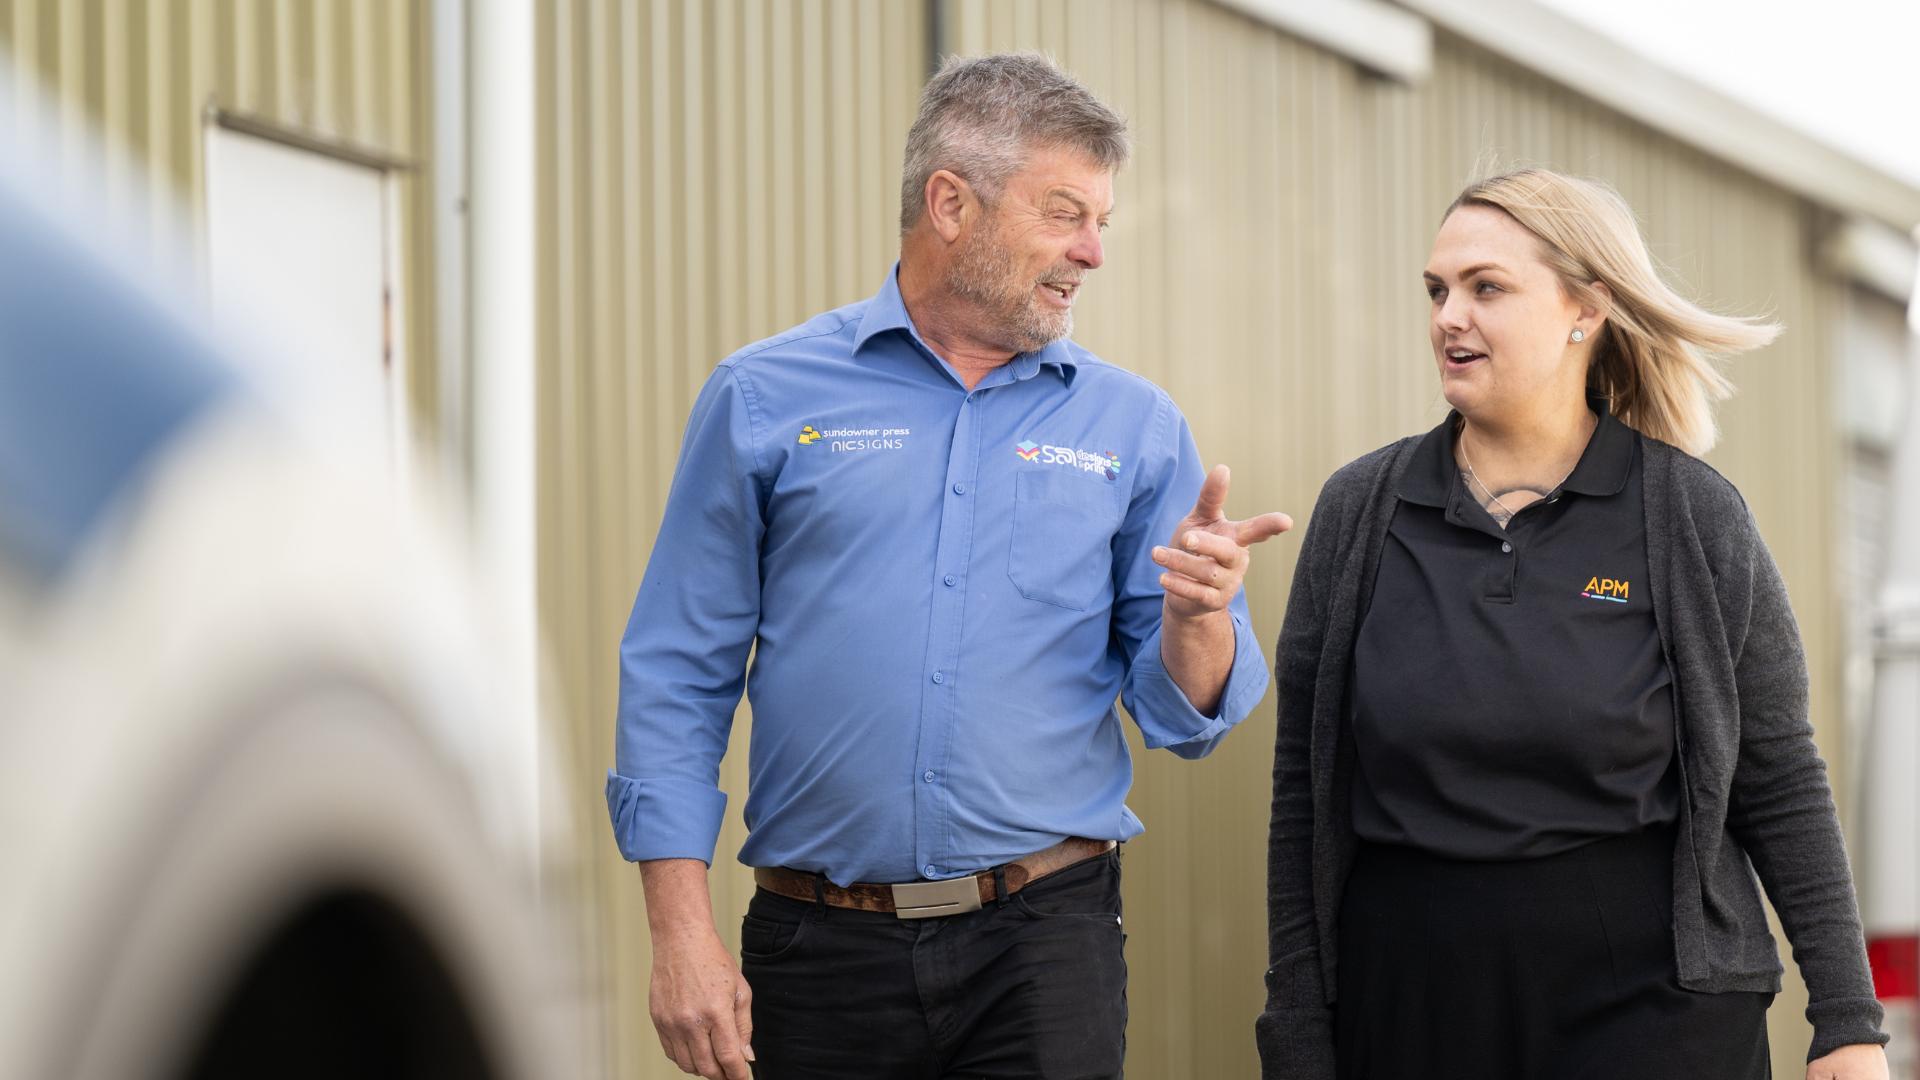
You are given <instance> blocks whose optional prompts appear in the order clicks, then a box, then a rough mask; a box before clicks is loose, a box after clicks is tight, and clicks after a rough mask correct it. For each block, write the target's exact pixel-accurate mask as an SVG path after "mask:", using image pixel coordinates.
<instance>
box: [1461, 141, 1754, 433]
mask: <svg viewBox="0 0 1920 1080" xmlns="http://www.w3.org/2000/svg"><path fill="white" fill-rule="evenodd" d="M1462 206H1487V207H1492V208H1493V209H1496V210H1500V211H1503V212H1505V213H1506V214H1507V215H1508V216H1509V217H1511V218H1513V220H1515V221H1517V222H1519V223H1520V226H1521V227H1522V228H1524V229H1526V230H1527V231H1528V232H1530V233H1532V234H1533V235H1534V236H1536V237H1538V238H1539V239H1540V246H1541V252H1540V255H1541V258H1542V260H1543V261H1545V262H1546V264H1547V266H1548V267H1550V268H1551V269H1552V270H1553V272H1554V273H1555V274H1556V275H1558V276H1559V278H1560V284H1561V287H1562V288H1564V289H1565V290H1566V291H1567V295H1568V296H1570V297H1572V298H1573V299H1574V300H1575V301H1576V302H1577V303H1580V304H1582V305H1587V306H1592V307H1596V308H1599V309H1600V310H1602V311H1605V312H1606V313H1607V322H1606V326H1605V329H1604V330H1603V331H1602V333H1601V336H1600V340H1598V341H1596V342H1595V343H1594V346H1593V358H1592V361H1591V364H1590V366H1589V367H1588V368H1587V388H1588V390H1589V392H1592V393H1597V394H1601V395H1604V396H1605V397H1606V398H1607V400H1608V402H1609V406H1608V407H1609V409H1610V410H1611V411H1612V413H1613V415H1615V416H1617V417H1619V418H1620V419H1621V421H1623V422H1624V423H1626V424H1628V425H1629V426H1631V427H1633V428H1635V429H1637V430H1639V431H1640V432H1642V433H1643V434H1646V435H1651V436H1652V437H1654V438H1656V439H1661V440H1663V441H1666V442H1669V443H1672V444H1673V445H1675V446H1677V447H1679V448H1680V449H1682V450H1685V451H1686V452H1688V453H1690V454H1696V455H1698V454H1704V453H1706V452H1707V451H1708V450H1709V449H1712V447H1713V444H1714V442H1715V441H1716V440H1717V439H1718V438H1719V431H1718V429H1717V427H1716V426H1715V424H1714V419H1713V403H1714V402H1716V401H1720V400H1722V399H1724V398H1725V397H1727V396H1728V395H1729V394H1731V393H1733V384H1732V383H1731V382H1728V381H1727V377H1726V376H1725V375H1722V374H1721V373H1720V371H1719V369H1718V368H1717V367H1715V365H1714V360H1715V358H1717V357H1721V356H1728V355H1732V354H1734V353H1741V352H1746V351H1747V350H1749V349H1757V348H1760V347H1761V346H1763V345H1765V344H1767V343H1768V342H1770V341H1772V340H1773V339H1774V338H1775V337H1778V336H1779V334H1780V329H1781V328H1780V324H1778V323H1775V322H1771V321H1768V320H1765V319H1757V318H1738V317H1734V316H1728V315H1715V314H1714V313H1712V312H1710V311H1707V310H1706V309H1704V308H1702V307H1700V306H1699V305H1698V304H1695V303H1693V302H1692V301H1690V300H1688V299H1686V298H1685V297H1683V296H1681V295H1680V294H1679V293H1677V292H1675V291H1674V290H1673V288H1672V287H1671V286H1669V285H1668V284H1667V283H1666V282H1665V281H1664V280H1662V279H1661V277H1660V273H1659V271H1658V270H1656V269H1655V268H1654V265H1653V259H1652V257H1651V256H1650V255H1649V254H1648V253H1647V244H1646V240H1645V239H1644V238H1642V237H1641V235H1640V227H1639V225H1638V224H1637V223H1636V222H1635V221H1634V217H1633V211H1632V210H1631V209H1629V208H1628V207H1627V204H1626V201H1625V200H1623V199H1622V198H1620V196H1619V195H1618V194H1617V193H1616V192H1615V191H1614V190H1613V189H1612V188H1610V187H1607V186H1606V185H1605V184H1602V183H1599V182H1598V181H1594V180H1584V179H1581V178H1579V177H1573V176H1567V175H1565V174H1562V173H1557V172H1553V171H1552V170H1549V169H1521V170H1518V171H1516V172H1509V173H1504V174H1502V175H1500V176H1494V177H1490V178H1488V179H1486V180H1481V181H1478V182H1476V183H1473V184H1470V185H1468V186H1467V189H1466V190H1465V191H1462V192H1461V193H1460V197H1459V198H1457V199H1455V200H1453V205H1452V206H1449V207H1447V214H1448V215H1451V214H1452V213H1453V212H1454V211H1455V210H1458V209H1459V208H1460V207H1462ZM1595 282H1599V283H1601V284H1604V285H1605V286H1606V287H1607V288H1608V290H1610V291H1611V292H1612V294H1613V295H1612V298H1611V299H1610V300H1609V299H1607V298H1606V297H1604V296H1602V295H1601V294H1600V293H1599V292H1598V291H1597V290H1596V289H1594V288H1593V283H1595Z"/></svg>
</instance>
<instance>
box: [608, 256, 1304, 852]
mask: <svg viewBox="0 0 1920 1080" xmlns="http://www.w3.org/2000/svg"><path fill="white" fill-rule="evenodd" d="M1203 477H1204V470H1203V468H1202V465H1201V461H1200V457H1199V454H1198V451H1197V450H1196V449H1195V446H1194V442H1193V437H1192V435H1191V433H1190V432H1189V431H1188V429H1187V424H1186V420H1185V419H1184V418H1183V417H1182V416H1181V415H1180V411H1179V410H1178V409H1177V408H1176V407H1175V406H1174V404H1173V402H1172V400H1171V399H1169V398H1168V397H1167V395H1166V394H1165V393H1164V392H1162V391H1161V390H1160V389H1159V388H1158V387H1156V386H1154V385H1153V384H1152V383H1150V382H1148V381H1147V380H1145V379H1143V378H1141V377H1139V376H1138V375H1134V374H1132V373H1130V372H1127V371H1124V370H1121V369H1119V368H1116V367H1113V366H1111V365H1108V364H1106V363H1103V362H1102V361H1100V360H1099V359H1098V358H1096V357H1094V356H1093V355H1092V354H1091V353H1088V352H1087V351H1086V350H1084V349H1081V348H1079V347H1078V346H1076V345H1074V344H1073V343H1072V342H1070V341H1058V342H1055V343H1053V344H1051V345H1049V346H1047V347H1046V348H1044V349H1041V350H1039V351H1038V352H1034V353H1023V354H1021V355H1019V356H1016V357H1015V358H1014V359H1013V360H1012V361H1011V362H1009V363H1008V364H1007V365H1006V366H1004V367H1002V368H999V369H998V370H995V371H994V372H992V373H990V374H989V375H988V376H987V377H986V378H984V379H982V380H981V382H980V384H979V385H978V386H976V387H975V388H974V389H972V390H971V391H969V390H968V389H967V388H966V387H965V386H964V385H963V384H962V383H961V382H960V381H959V379H958V378H956V377H955V375H954V373H953V371H952V370H951V369H950V368H949V367H948V366H947V365H946V364H945V363H943V362H942V361H941V360H940V359H939V358H938V357H937V356H936V355H935V354H934V353H933V352H932V351H931V350H929V349H928V348H927V346H926V343H925V342H924V341H922V340H921V338H920V336H919V334H918V333H917V332H916V331H915V329H914V327H913V324H912V322H911V321H910V320H909V318H908V316H907V311H906V307H905V305H904V304H903V303H902V302H901V298H900V290H899V286H898V284H897V282H896V280H895V275H894V274H889V275H888V277H887V282H886V285H885V287H884V288H882V289H881V290H880V293H879V295H877V296H875V297H873V298H872V299H870V300H867V301H864V302H861V303H857V304H851V305H849V306H847V307H844V308H841V309H839V310H837V311H833V312H829V313H827V314H825V315H821V316H819V317H817V318H815V319H813V320H811V321H810V322H807V323H805V324H804V325H801V326H798V327H795V328H794V329H792V330H789V331H787V332H786V333H784V334H781V335H779V336H777V337H774V338H772V339H770V340H767V341H763V342H760V343H758V344H756V345H752V346H750V347H748V348H746V349H742V350H741V351H740V352H738V353H735V354H734V355H732V356H730V357H728V358H727V359H726V360H725V361H723V362H722V363H721V364H720V366H719V368H718V369H717V370H716V371H715V372H714V373H713V376H712V378H710V379H709V380H708V381H707V384H706V387H705V388H704V389H703V390H702V391H701V393H700V397H699V399H698V401H697V402H695V404H694V407H693V413H692V416H691V418H690V419H689V421H688V423H687V432H686V438H685V441H684V443H683V444H682V446H681V451H680V463H679V466H678V468H677V470H676V472H675V474H674V479H673V488H672V491H671V494H670V495H669V496H668V500H667V509H666V516H665V518H664V520H663V521H662V523H661V527H660V536H659V540H658V541H657V542H656V544H655V546H654V550H653V555H652V558H651V561H650V562H649V563H648V565H647V572H646V576H645V578H644V579H643V580H642V582H641V585H640V591H639V596H638V598H637V599H636V600H635V601H634V606H633V615H632V618H631V619H630V620H629V622H628V624H627V630H626V634H625V636H624V637H623V638H622V640H621V645H620V713H619V731H618V735H617V740H616V743H617V756H616V762H615V765H616V767H615V768H614V769H613V770H612V771H611V772H610V773H609V774H608V777H607V803H608V808H609V811H610V813H611V815H612V818H613V829H614V833H615V836H616V837H617V838H618V840H619V843H620V849H621V851H622V853H623V854H625V855H626V857H627V858H629V859H667V858H693V859H701V860H705V861H707V862H711V861H712V859H713V851H714V846H715V844H716V842H717V840H718V837H719V833H720V823H721V818H722V815H723V813H724V811H725V807H726V796H725V795H724V794H723V793H722V792H721V791H720V790H719V786H718V779H719V771H720V758H721V755H722V753H723V752H724V751H725V750H726V746H727V734H728V729H729V727H730V725H731V722H732V718H733V712H734V708H735V706H736V704H737V703H738V701H739V699H740V692H741V687H742V683H743V682H744V683H745V686H746V691H747V697H748V700H749V701H750V703H751V704H752V709H753V730H752V740H751V749H750V751H749V756H748V781H747V802H746V821H747V829H748V837H747V842H746V845H745V846H744V847H742V848H741V850H740V860H741V861H742V862H744V863H747V864H748V865H751V866H788V867H794V868H796V869H801V870H810V871H815V872H819V873H823V874H825V875H826V876H828V877H829V878H831V879H832V880H833V881H835V882H839V883H841V884H846V883H849V882H853V881H879V882H894V881H912V880H916V879H921V878H947V877H955V876H959V875H961V874H965V873H969V872H972V871H975V870H979V869H981V868H984V867H988V866H993V865H996V864H999V863H1002V862H1006V861H1007V860H1009V859H1014V858H1018V857H1019V856H1021V855H1025V854H1028V853H1030V852H1033V851H1037V850H1039V849H1041V848H1044V847H1047V846H1049V845H1051V844H1053V843H1055V842H1057V841H1059V840H1060V839H1062V838H1064V837H1067V836H1085V837H1092V838H1095V839H1110V840H1126V839H1128V838H1131V837H1133V836H1135V835H1138V834H1139V833H1140V831H1141V825H1140V820H1139V819H1138V818H1136V817H1135V816H1134V815H1133V812H1132V811H1130V810H1128V809H1127V806H1126V801H1125V800H1126V795H1127V790H1128V788H1129V787H1130V786H1131V784H1132V780H1133V766H1132V761H1131V759H1130V757H1129V755H1128V752H1127V745H1126V741H1125V739H1124V736H1123V734H1122V731H1121V726H1120V718H1119V714H1118V713H1117V712H1116V710H1115V708H1114V700H1115V698H1116V697H1118V698H1120V699H1121V700H1122V701H1124V702H1125V704H1126V706H1127V711H1128V712H1129V713H1130V714H1131V715H1132V716H1133V719H1134V722H1135V723H1136V724H1138V725H1139V727H1140V731H1141V734H1142V736H1143V738H1144V741H1145V743H1146V745H1148V746H1149V747H1166V748H1169V749H1171V750H1173V751H1174V752H1175V753H1177V754H1180V755H1181V756H1183V757H1190V758H1197V757H1201V756H1203V755H1205V754H1206V753H1207V752H1208V751H1210V750H1212V749H1213V747H1214V746H1215V745H1216V744H1217V743H1218V742H1219V741H1220V739H1221V738H1222V737H1223V736H1224V735H1225V734H1226V733H1227V731H1228V729H1229V728H1231V727H1232V726H1233V725H1234V724H1235V723H1237V722H1239V721H1240V720H1241V719H1242V718H1243V717H1244V716H1245V715H1246V714H1247V712H1248V711H1250V710H1251V709H1252V708H1253V706H1254V704H1255V703H1257V702H1258V701H1259V699H1260V697H1261V695H1262V694H1264V693H1265V691H1266V685H1267V672H1266V661H1265V660H1264V658H1263V657H1262V656H1261V653H1260V648H1259V645H1258V644H1257V643H1256V642H1255V640H1254V636H1253V633H1252V630H1251V626H1250V624H1249V622H1248V618H1247V609H1246V601H1245V598H1244V597H1238V598H1236V599H1235V600H1234V601H1233V606H1232V610H1231V614H1232V617H1233V630H1234V661H1233V670H1232V673H1231V675H1230V676H1229V678H1228V681H1227V686H1226V690H1225V692H1224V694H1223V695H1222V698H1221V704H1220V708H1219V711H1218V713H1217V714H1216V715H1213V716H1203V715H1201V714H1200V713H1199V712H1197V711H1195V710H1194V708H1193V706H1192V705H1191V704H1190V703H1189V702H1188V701H1187V698H1186V696H1185V695H1184V694H1183V693H1182V692H1181V690H1180V689H1179V687H1178V686H1176V685H1175V684H1174V682H1173V680H1172V679H1171V678H1170V677H1169V676H1168V674H1167V671H1166V669H1165V667H1163V666H1162V664H1161V659H1160V614H1161V601H1162V590H1161V588H1160V585H1159V574H1160V568H1159V567H1158V566H1157V565H1156V564H1155V563H1154V562H1153V560H1152V558H1151V555H1150V552H1151V549H1152V547H1153V545H1155V544H1164V543H1168V542H1169V541H1170V540H1171V539H1172V533H1173V530H1174V528H1175V526H1176V525H1177V524H1178V523H1179V521H1180V520H1181V519H1182V518H1183V517H1185V516H1186V514H1187V512H1188V511H1189V510H1190V509H1191V508H1192V506H1193V501H1194V498H1195V496H1196V495H1197V494H1198V492H1199V489H1200V483H1201V480H1202V479H1203ZM750 650H753V666H752V670H751V672H747V671H746V666H747V658H748V653H749V651H750Z"/></svg>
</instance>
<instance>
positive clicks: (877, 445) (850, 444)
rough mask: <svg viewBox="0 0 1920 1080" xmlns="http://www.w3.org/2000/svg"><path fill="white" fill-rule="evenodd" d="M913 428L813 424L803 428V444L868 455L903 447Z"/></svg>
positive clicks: (801, 441) (801, 439) (832, 451)
mask: <svg viewBox="0 0 1920 1080" xmlns="http://www.w3.org/2000/svg"><path fill="white" fill-rule="evenodd" d="M912 434H913V429H911V428H907V427H897V426H892V425H878V424H876V425H874V426H873V427H828V428H817V427H814V426H813V425H812V424H808V425H807V426H806V427H803V428H801V429H800V439H799V442H800V445H801V446H812V445H813V444H814V443H817V442H824V443H826V444H827V452H828V453H830V454H866V453H872V452H874V451H882V450H904V449H906V448H907V436H909V435H912Z"/></svg>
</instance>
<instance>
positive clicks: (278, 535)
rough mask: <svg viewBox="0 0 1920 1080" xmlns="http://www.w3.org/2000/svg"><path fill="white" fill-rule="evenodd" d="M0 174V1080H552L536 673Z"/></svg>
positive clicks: (237, 383)
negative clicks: (525, 688)
mask: <svg viewBox="0 0 1920 1080" xmlns="http://www.w3.org/2000/svg"><path fill="white" fill-rule="evenodd" d="M4 134H5V133H4V131H0V135H4ZM8 158H9V155H8V152H7V151H5V150H4V149H0V852H4V858H3V859H0V956H3V957H5V958H6V961H5V963H4V964H0V1077H8V1078H14V1077H18V1078H23V1080H24V1078H33V1080H67V1078H73V1080H94V1078H99V1080H138V1078H147V1077H152V1078H167V1080H189V1078H213V1077H250V1078H251V1077H280V1078H295V1080H298V1078H303V1077H315V1078H318V1077H357V1078H394V1080H401V1078H414V1077H420V1078H425V1077H492V1078H501V1080H515V1078H533V1077H539V1078H542V1080H546V1078H549V1077H566V1076H569V1075H573V1070H572V1069H570V1068H568V1067H567V1065H566V1062H567V1060H568V1057H567V1053H566V1052H567V1049H568V1047H567V1040H566V1038H565V1037H564V1036H565V1035H567V1034H573V1033H577V1032H575V1031H574V1030H573V1029H571V1028H570V1025H569V1024H568V1022H567V1021H566V1020H565V1018H564V1017H562V1016H561V1015H559V1013H558V1012H557V1011H556V1010H554V1009H552V1008H550V1007H549V1006H547V1005H546V1004H545V1002H548V1001H550V1000H552V999H553V997H554V993H555V990H556V988H557V987H561V986H565V985H570V981H569V979H568V973H567V972H566V971H565V970H563V963H562V960H561V959H557V958H564V957H565V956H566V955H567V952H566V950H564V949H559V948H555V947H554V940H553V935H552V932H551V930H550V928H548V927H546V926H544V925H543V923H542V921H541V919H540V917H539V915H538V911H537V908H536V900H537V879H538V874H539V865H540V863H539V858H540V854H541V848H542V845H543V844H545V845H553V844H555V843H556V842H557V841H556V838H554V837H542V836H541V835H540V834H539V831H538V828H537V825H536V819H538V818H539V817H540V816H541V815H539V814H538V813H535V812H534V808H535V802H536V797H537V796H536V793H535V791H534V788H535V786H536V785H535V784H534V782H533V779H532V778H533V775H534V774H533V770H532V768H531V766H530V764H529V761H528V753H527V750H528V745H527V744H528V735H527V731H528V725H529V724H530V719H529V718H526V717H516V716H509V715H506V709H507V707H508V706H507V705H506V704H505V703H508V702H514V701H519V700H521V695H520V687H519V686H517V685H509V684H513V683H515V682H516V681H517V680H521V679H525V678H529V677H530V676H531V673H529V672H522V671H516V670H514V669H513V666H512V665H511V664H507V663H503V662H500V660H499V657H500V656H501V655H502V653H501V651H500V650H499V649H497V648H496V647H495V643H494V641H493V640H492V636H491V632H490V630H489V627H490V626H492V625H494V620H493V619H492V616H491V614H490V612H489V610H488V606H487V604H486V603H485V602H484V601H483V600H482V599H481V598H482V597H483V596H484V592H483V590H481V589H479V588H478V587H477V586H476V584H475V575H474V574H473V573H472V571H471V570H470V569H469V568H468V560H467V559H466V558H465V555H464V550H463V548H462V546H461V545H459V544H457V543H454V542H450V541H449V540H448V538H447V534H446V533H445V532H444V531H443V530H441V529H439V528H437V527H436V526H435V525H434V523H433V520H432V518H431V515H430V514H429V513H428V512H426V511H424V510H419V509H414V508H412V507H413V504H414V501H415V500H416V499H418V498H420V497H421V496H419V495H416V496H415V497H413V498H410V499H408V500H405V501H403V500H402V499H401V498H399V497H398V496H397V495H396V494H395V492H394V489H393V487H392V486H391V485H390V484H389V483H388V482H387V481H386V475H387V471H388V469H389V468H390V460H389V456H388V452H387V448H386V447H375V448H367V449H366V451H365V452H361V451H359V450H355V449H354V448H349V447H331V446H324V445H318V444H317V443H316V441H315V440H314V439H313V438H312V436H311V431H312V430H315V429H314V428H313V427H312V426H308V427H307V428H305V429H304V430H306V431H307V432H308V433H307V434H301V433H299V432H300V430H302V428H301V425H300V424H294V423H291V422H290V420H291V418H290V417H289V416H288V415H287V414H286V412H285V407H284V405H280V406H269V405H268V404H265V403H264V401H263V399H262V398H261V397H260V396H258V395H257V394H256V393H255V391H254V389H253V388H252V387H251V386H250V384H249V383H248V381H247V379H246V378H245V377H244V376H242V375H241V374H238V373H237V372H236V371H235V370H234V369H233V368H232V367H230V366H229V365H227V364H225V363H223V362H222V361H221V360H220V359H219V357H218V356H216V355H215V353H214V351H213V350H212V349H211V348H209V347H208V346H207V345H205V344H203V342H202V339H201V338H200V337H198V336H197V333H196V332H195V331H192V330H190V329H188V328H187V321H186V320H185V319H184V318H182V317H179V316H177V315H176V314H175V311H174V310H173V309H172V308H171V307H169V305H167V304H166V303H164V302H162V301H158V300H156V299H155V298H154V297H153V295H151V294H149V293H148V292H147V291H146V290H145V289H144V288H142V287H140V286H138V285H136V284H134V283H132V282H130V281H129V280H128V279H127V278H125V277H124V276H121V275H116V274H115V273H113V272H110V271H109V270H107V269H106V268H105V264H104V263H103V262H102V261H101V260H100V259H98V258H96V257H95V256H94V255H93V254H91V253H90V252H91V250H92V249H90V248H89V247H88V246H87V244H86V243H85V242H83V241H81V240H79V239H77V238H76V237H75V235H74V234H73V233H72V232H71V231H69V230H65V229H63V228H62V227H60V226H57V225H55V224H54V223H53V216H52V215H50V214H49V213H48V212H47V211H46V209H45V208H44V206H41V205H37V204H36V202H35V198H34V192H33V191H31V190H28V189H25V188H23V186H22V185H21V183H20V182H19V180H18V176H17V175H10V174H9V168H8ZM422 486H423V485H421V484H416V485H415V490H416V492H418V491H419V489H420V488H421V487H422ZM550 797H552V796H551V794H550ZM563 817H564V815H559V814H555V815H552V820H560V819H562V818H563ZM552 1035H561V1036H562V1038H559V1039H557V1040H556V1039H554V1038H550V1036H552Z"/></svg>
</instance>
